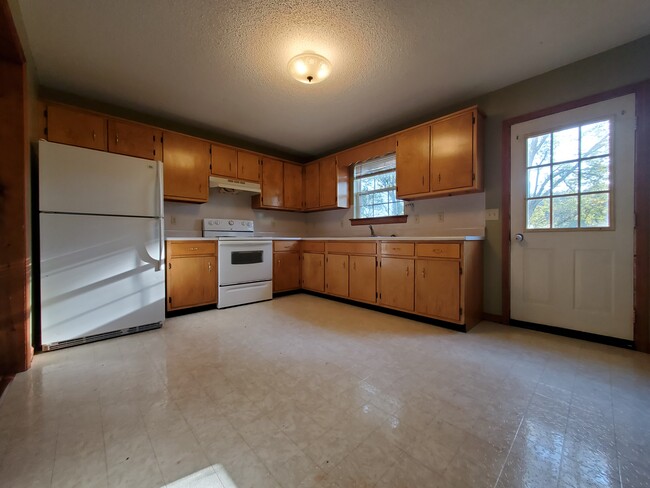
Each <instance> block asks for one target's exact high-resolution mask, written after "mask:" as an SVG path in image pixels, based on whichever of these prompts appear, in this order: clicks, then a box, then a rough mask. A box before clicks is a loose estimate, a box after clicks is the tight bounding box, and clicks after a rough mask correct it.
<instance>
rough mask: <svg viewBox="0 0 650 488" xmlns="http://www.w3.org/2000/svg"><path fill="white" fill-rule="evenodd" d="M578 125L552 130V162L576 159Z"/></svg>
mask: <svg viewBox="0 0 650 488" xmlns="http://www.w3.org/2000/svg"><path fill="white" fill-rule="evenodd" d="M579 134H580V130H579V129H578V127H573V128H571V129H566V130H561V131H559V132H553V162H554V163H557V162H561V161H570V160H572V159H578V138H579Z"/></svg>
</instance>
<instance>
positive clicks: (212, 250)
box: [167, 241, 217, 258]
mask: <svg viewBox="0 0 650 488" xmlns="http://www.w3.org/2000/svg"><path fill="white" fill-rule="evenodd" d="M167 247H168V248H169V256H170V257H172V258H173V257H177V256H203V255H216V254H217V242H216V241H167Z"/></svg>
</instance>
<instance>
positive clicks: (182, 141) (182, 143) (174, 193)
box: [163, 132, 210, 203]
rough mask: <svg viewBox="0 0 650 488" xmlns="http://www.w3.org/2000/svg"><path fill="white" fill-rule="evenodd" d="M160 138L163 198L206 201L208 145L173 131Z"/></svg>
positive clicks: (208, 160)
mask: <svg viewBox="0 0 650 488" xmlns="http://www.w3.org/2000/svg"><path fill="white" fill-rule="evenodd" d="M163 138H164V139H163V144H164V149H163V163H164V165H163V167H164V172H165V180H164V181H165V200H175V201H181V202H196V203H204V202H207V201H208V189H209V186H208V177H209V166H210V144H209V143H208V142H206V141H203V140H201V139H196V138H194V137H189V136H184V135H182V134H176V133H174V132H165V133H164V135H163Z"/></svg>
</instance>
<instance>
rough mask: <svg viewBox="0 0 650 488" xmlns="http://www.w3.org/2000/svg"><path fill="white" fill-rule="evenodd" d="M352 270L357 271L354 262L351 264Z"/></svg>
mask: <svg viewBox="0 0 650 488" xmlns="http://www.w3.org/2000/svg"><path fill="white" fill-rule="evenodd" d="M352 269H353V270H354V271H356V270H357V262H356V261H355V262H354V263H352Z"/></svg>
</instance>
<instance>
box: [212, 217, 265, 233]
mask: <svg viewBox="0 0 650 488" xmlns="http://www.w3.org/2000/svg"><path fill="white" fill-rule="evenodd" d="M203 230H204V231H206V230H208V231H229V232H253V231H254V230H255V227H254V225H253V221H252V220H234V219H203Z"/></svg>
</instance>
